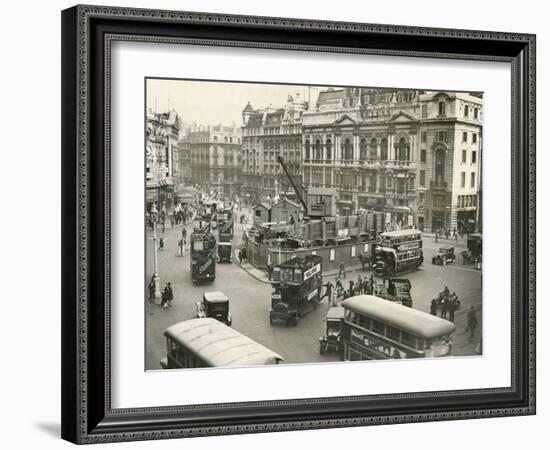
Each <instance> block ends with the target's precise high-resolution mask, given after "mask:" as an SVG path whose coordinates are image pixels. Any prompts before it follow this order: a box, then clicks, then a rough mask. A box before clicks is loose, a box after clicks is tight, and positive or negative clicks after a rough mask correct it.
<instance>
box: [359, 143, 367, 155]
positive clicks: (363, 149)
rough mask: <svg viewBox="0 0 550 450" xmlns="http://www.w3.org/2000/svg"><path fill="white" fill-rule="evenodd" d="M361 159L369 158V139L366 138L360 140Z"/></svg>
mask: <svg viewBox="0 0 550 450" xmlns="http://www.w3.org/2000/svg"><path fill="white" fill-rule="evenodd" d="M359 159H361V160H364V159H367V140H366V139H365V138H363V139H361V142H359Z"/></svg>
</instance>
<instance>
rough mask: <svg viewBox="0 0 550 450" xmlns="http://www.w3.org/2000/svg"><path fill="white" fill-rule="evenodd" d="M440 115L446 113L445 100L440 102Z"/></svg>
mask: <svg viewBox="0 0 550 450" xmlns="http://www.w3.org/2000/svg"><path fill="white" fill-rule="evenodd" d="M439 115H440V116H444V115H445V102H439Z"/></svg>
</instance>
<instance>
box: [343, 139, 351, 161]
mask: <svg viewBox="0 0 550 450" xmlns="http://www.w3.org/2000/svg"><path fill="white" fill-rule="evenodd" d="M344 159H345V160H348V161H349V160H351V159H353V154H352V148H351V142H350V140H349V139H346V140H345V141H344Z"/></svg>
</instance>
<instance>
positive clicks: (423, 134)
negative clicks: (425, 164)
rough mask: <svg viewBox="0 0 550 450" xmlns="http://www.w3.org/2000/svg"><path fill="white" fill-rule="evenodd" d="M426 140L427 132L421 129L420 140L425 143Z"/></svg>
mask: <svg viewBox="0 0 550 450" xmlns="http://www.w3.org/2000/svg"><path fill="white" fill-rule="evenodd" d="M427 140H428V133H426V132H425V131H422V132H421V133H420V142H422V143H424V144H425V143H426V141H427Z"/></svg>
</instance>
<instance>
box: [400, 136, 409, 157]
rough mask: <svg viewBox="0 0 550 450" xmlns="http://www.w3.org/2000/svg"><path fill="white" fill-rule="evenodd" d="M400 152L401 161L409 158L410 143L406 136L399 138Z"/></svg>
mask: <svg viewBox="0 0 550 450" xmlns="http://www.w3.org/2000/svg"><path fill="white" fill-rule="evenodd" d="M398 149H399V154H398V159H399V160H400V161H408V160H409V145H408V144H407V141H406V140H405V138H401V139H399V145H398Z"/></svg>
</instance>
